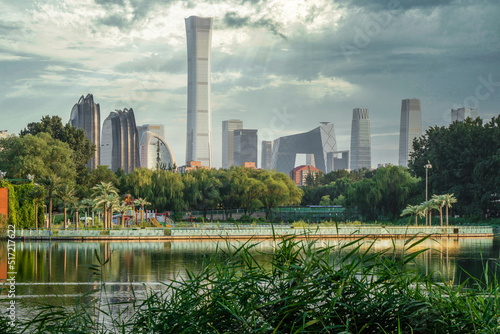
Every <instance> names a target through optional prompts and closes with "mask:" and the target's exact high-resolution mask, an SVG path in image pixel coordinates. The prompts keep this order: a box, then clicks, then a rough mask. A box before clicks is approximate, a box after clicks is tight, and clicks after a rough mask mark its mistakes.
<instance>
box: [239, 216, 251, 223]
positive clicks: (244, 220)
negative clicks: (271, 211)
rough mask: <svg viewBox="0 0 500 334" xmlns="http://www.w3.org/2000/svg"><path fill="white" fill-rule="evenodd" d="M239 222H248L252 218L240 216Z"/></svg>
mask: <svg viewBox="0 0 500 334" xmlns="http://www.w3.org/2000/svg"><path fill="white" fill-rule="evenodd" d="M238 220H239V221H240V222H249V221H251V220H252V217H251V216H249V215H241V217H240V219H238Z"/></svg>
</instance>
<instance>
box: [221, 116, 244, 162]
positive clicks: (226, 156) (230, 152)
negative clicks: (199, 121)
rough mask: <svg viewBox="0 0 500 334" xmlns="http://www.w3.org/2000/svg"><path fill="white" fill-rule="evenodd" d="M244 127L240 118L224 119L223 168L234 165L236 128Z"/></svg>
mask: <svg viewBox="0 0 500 334" xmlns="http://www.w3.org/2000/svg"><path fill="white" fill-rule="evenodd" d="M239 129H243V122H242V121H240V120H239V119H230V120H228V121H222V168H226V169H227V168H229V167H231V166H233V165H234V130H239Z"/></svg>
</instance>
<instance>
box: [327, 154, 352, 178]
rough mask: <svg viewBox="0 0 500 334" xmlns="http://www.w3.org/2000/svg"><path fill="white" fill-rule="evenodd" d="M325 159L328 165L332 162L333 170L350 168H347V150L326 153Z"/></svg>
mask: <svg viewBox="0 0 500 334" xmlns="http://www.w3.org/2000/svg"><path fill="white" fill-rule="evenodd" d="M327 161H328V165H329V166H332V164H333V170H340V169H346V170H351V168H349V150H344V151H335V152H331V153H328V155H327ZM331 171H332V170H329V171H328V173H329V172H331Z"/></svg>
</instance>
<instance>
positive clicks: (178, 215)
mask: <svg viewBox="0 0 500 334" xmlns="http://www.w3.org/2000/svg"><path fill="white" fill-rule="evenodd" d="M170 218H172V220H173V221H174V222H179V221H181V220H182V218H184V215H183V214H182V213H180V212H176V213H174V214H173V215H172V216H171V217H170Z"/></svg>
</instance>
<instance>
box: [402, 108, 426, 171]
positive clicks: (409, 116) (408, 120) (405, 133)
mask: <svg viewBox="0 0 500 334" xmlns="http://www.w3.org/2000/svg"><path fill="white" fill-rule="evenodd" d="M421 135H422V112H421V110H420V100H419V99H405V100H403V101H401V125H400V129H399V165H400V166H404V167H406V166H408V159H409V157H410V153H411V152H412V151H413V148H412V144H413V139H415V138H418V137H420V136H421Z"/></svg>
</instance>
